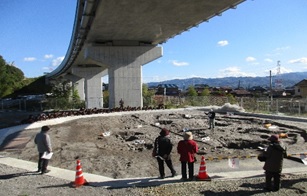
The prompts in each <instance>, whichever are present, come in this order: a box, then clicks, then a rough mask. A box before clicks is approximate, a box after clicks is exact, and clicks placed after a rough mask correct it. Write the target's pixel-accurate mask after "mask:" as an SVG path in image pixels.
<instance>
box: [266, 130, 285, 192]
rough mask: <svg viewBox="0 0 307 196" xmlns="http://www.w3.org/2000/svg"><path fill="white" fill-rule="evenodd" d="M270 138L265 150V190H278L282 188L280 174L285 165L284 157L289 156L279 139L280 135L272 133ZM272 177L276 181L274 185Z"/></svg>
mask: <svg viewBox="0 0 307 196" xmlns="http://www.w3.org/2000/svg"><path fill="white" fill-rule="evenodd" d="M268 140H269V141H270V144H269V146H268V148H267V149H266V151H264V152H263V156H264V157H265V163H264V166H263V169H264V170H265V188H264V189H265V190H267V191H278V190H279V188H280V176H281V171H282V167H283V158H284V157H286V156H287V149H286V147H285V146H284V145H283V144H282V143H281V141H280V140H279V136H278V135H271V136H270V137H269V138H268ZM272 179H274V183H273V186H272Z"/></svg>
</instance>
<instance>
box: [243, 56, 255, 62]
mask: <svg viewBox="0 0 307 196" xmlns="http://www.w3.org/2000/svg"><path fill="white" fill-rule="evenodd" d="M245 61H247V62H254V61H256V58H254V57H252V56H249V57H246V59H245Z"/></svg>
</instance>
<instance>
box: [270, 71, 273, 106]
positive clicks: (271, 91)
mask: <svg viewBox="0 0 307 196" xmlns="http://www.w3.org/2000/svg"><path fill="white" fill-rule="evenodd" d="M270 97H271V107H272V105H273V90H272V71H271V70H270Z"/></svg>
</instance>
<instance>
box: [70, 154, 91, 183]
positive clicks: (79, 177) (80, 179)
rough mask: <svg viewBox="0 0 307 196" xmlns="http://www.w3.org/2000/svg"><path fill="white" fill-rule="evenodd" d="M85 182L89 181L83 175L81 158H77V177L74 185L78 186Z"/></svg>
mask: <svg viewBox="0 0 307 196" xmlns="http://www.w3.org/2000/svg"><path fill="white" fill-rule="evenodd" d="M85 184H88V183H87V181H86V180H85V179H84V177H83V173H82V168H81V163H80V161H79V160H77V166H76V177H75V182H73V187H75V188H76V187H80V186H82V185H85Z"/></svg>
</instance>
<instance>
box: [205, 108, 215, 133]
mask: <svg viewBox="0 0 307 196" xmlns="http://www.w3.org/2000/svg"><path fill="white" fill-rule="evenodd" d="M205 114H206V115H208V118H209V129H211V128H212V129H214V125H215V122H214V121H215V112H214V111H213V109H210V111H209V112H208V113H205Z"/></svg>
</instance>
